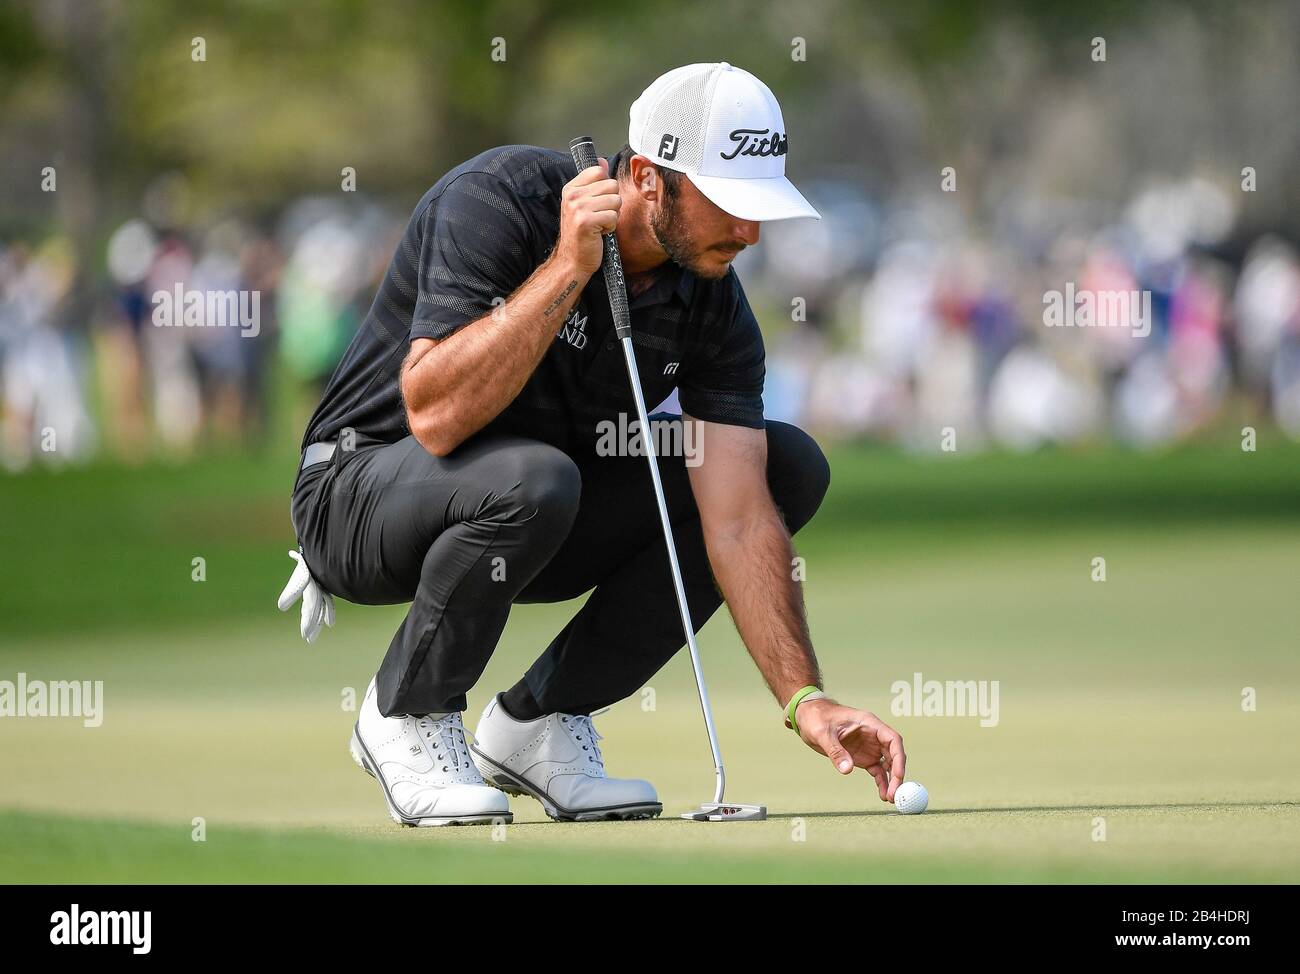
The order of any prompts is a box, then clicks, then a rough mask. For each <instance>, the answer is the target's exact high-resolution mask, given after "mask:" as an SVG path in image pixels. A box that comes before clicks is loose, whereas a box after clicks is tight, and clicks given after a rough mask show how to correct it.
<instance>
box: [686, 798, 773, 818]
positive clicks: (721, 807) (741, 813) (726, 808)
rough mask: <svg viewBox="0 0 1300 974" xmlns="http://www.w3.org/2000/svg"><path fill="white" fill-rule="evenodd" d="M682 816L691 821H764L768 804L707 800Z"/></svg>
mask: <svg viewBox="0 0 1300 974" xmlns="http://www.w3.org/2000/svg"><path fill="white" fill-rule="evenodd" d="M682 818H684V819H687V820H688V821H691V822H762V821H763V820H764V819H766V818H767V806H766V805H737V804H736V803H734V802H705V803H704V804H703V805H701V806H700V807H699V808H693V809H691V810H690V811H689V812H687V813H686V814H684V815H683V816H682Z"/></svg>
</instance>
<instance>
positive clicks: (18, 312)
mask: <svg viewBox="0 0 1300 974" xmlns="http://www.w3.org/2000/svg"><path fill="white" fill-rule="evenodd" d="M184 195H185V188H184V183H183V181H181V180H179V179H178V178H176V177H168V178H166V179H164V180H162V181H160V183H158V184H156V185H155V186H154V187H153V189H152V190H151V193H150V195H149V197H148V198H147V199H146V201H145V205H144V206H143V207H142V213H141V215H136V216H132V217H131V218H129V219H127V220H125V221H124V222H122V223H121V225H120V226H118V227H117V229H116V230H114V232H113V233H112V235H111V236H110V238H109V239H108V241H107V244H106V247H105V251H104V257H103V265H102V267H96V268H92V269H91V270H90V273H89V274H87V275H84V276H81V277H79V275H78V274H77V273H76V270H77V269H76V268H75V267H74V262H73V260H72V257H71V252H70V249H69V246H68V244H67V242H66V241H65V240H64V239H63V238H61V237H58V236H55V237H52V238H49V239H47V240H46V241H44V242H42V243H41V244H40V245H39V246H37V247H31V246H28V245H26V244H25V243H10V244H5V243H3V242H0V396H2V398H0V404H2V410H3V423H4V437H3V446H2V447H0V450H2V456H3V461H4V464H5V466H6V467H8V468H9V469H10V470H20V469H23V468H24V467H26V466H28V465H29V464H31V463H33V462H44V463H50V464H59V463H65V462H71V461H77V460H82V459H86V458H88V457H90V456H92V455H94V454H95V453H96V452H98V451H104V452H108V453H110V454H111V455H114V456H116V457H119V458H121V459H124V460H127V461H137V460H141V459H144V458H147V457H149V456H153V455H163V456H168V457H173V458H180V459H183V458H185V457H188V456H191V455H193V454H194V453H195V452H196V451H200V450H229V449H250V450H255V449H259V448H261V447H262V446H263V445H264V442H265V438H266V436H267V435H268V430H269V427H270V425H271V419H272V414H273V410H274V408H275V406H276V400H275V396H276V393H277V391H281V390H283V391H287V394H288V395H287V400H288V401H287V402H284V403H282V404H281V405H282V406H283V408H284V409H285V410H286V411H287V412H288V414H289V416H290V420H289V422H290V423H291V424H292V425H293V426H295V427H296V428H299V429H300V427H301V425H302V422H303V421H305V418H306V413H307V411H308V410H310V408H311V407H312V406H313V405H314V403H315V400H316V398H317V397H318V395H319V393H320V391H321V389H322V388H323V385H324V383H325V380H326V379H328V377H329V374H330V372H331V371H332V370H333V368H334V365H335V363H336V362H337V361H338V359H339V357H340V356H341V355H342V353H343V350H344V349H345V348H346V347H347V344H348V342H349V341H350V340H351V338H352V334H353V333H354V331H355V330H356V328H357V326H358V325H359V323H360V321H361V320H362V318H363V317H364V315H365V312H366V310H367V309H368V308H369V306H370V302H371V300H372V299H373V297H374V292H375V290H376V288H377V287H378V283H379V280H380V279H381V277H382V275H383V272H384V270H385V268H386V267H387V264H388V261H389V259H390V258H391V255H392V248H393V246H394V245H395V242H396V240H397V239H398V238H399V234H400V230H401V223H400V222H399V221H398V220H397V219H396V218H395V217H394V215H393V214H392V213H390V212H388V211H386V210H384V209H382V208H381V207H378V206H375V205H370V204H365V203H361V204H342V203H338V202H336V201H333V200H327V199H318V198H305V199H301V200H298V201H296V202H295V203H293V204H292V205H291V206H289V207H287V208H286V209H285V210H284V212H283V213H281V214H279V215H278V217H277V218H276V219H274V220H272V221H266V222H259V221H255V220H245V219H240V218H238V217H234V216H227V217H222V218H220V219H216V220H214V221H211V222H210V223H208V224H206V225H200V224H198V223H187V222H185V221H182V220H179V219H177V218H176V215H177V214H178V213H181V212H184V210H185V206H184V205H183V200H184ZM78 281H82V282H87V283H85V285H84V286H88V287H90V288H91V289H92V291H93V299H92V300H91V301H90V302H89V306H90V311H89V313H88V314H82V315H81V316H79V320H73V318H74V314H75V311H74V309H76V308H78V307H79V305H78V303H77V302H75V301H74V300H73V297H74V294H73V289H74V287H76V286H77V282H78ZM195 294H197V295H198V296H199V300H197V301H194V302H193V306H192V307H190V306H188V305H187V304H186V303H185V301H184V300H183V301H182V302H180V303H177V302H173V301H171V300H170V299H171V297H172V296H173V295H177V296H180V297H182V298H185V297H188V296H191V295H195ZM160 295H166V296H167V297H168V299H169V300H168V301H167V302H166V303H165V306H164V302H161V301H160V300H159V296H160ZM212 296H217V301H216V302H215V303H214V301H213V299H212ZM250 296H255V300H254V301H253V302H251V303H250V302H249V301H247V300H246V299H247V298H249V297H250ZM250 304H251V307H250ZM83 305H84V303H83ZM164 311H165V312H166V313H163V312H164ZM249 311H251V312H252V313H253V315H252V318H251V319H250V320H244V319H243V318H241V314H245V313H247V312H249ZM279 380H284V381H279ZM294 436H295V439H296V433H295V434H294Z"/></svg>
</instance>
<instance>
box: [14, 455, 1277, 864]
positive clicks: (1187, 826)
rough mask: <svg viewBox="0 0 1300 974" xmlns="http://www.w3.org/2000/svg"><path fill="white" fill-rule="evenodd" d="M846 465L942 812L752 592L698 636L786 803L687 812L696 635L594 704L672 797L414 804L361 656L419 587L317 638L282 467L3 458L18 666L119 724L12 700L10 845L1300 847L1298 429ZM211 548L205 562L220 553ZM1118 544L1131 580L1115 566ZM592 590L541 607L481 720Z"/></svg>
mask: <svg viewBox="0 0 1300 974" xmlns="http://www.w3.org/2000/svg"><path fill="white" fill-rule="evenodd" d="M1255 461H1262V462H1260V463H1257V464H1255V466H1254V467H1250V468H1245V469H1243V467H1242V464H1243V463H1246V464H1250V463H1254V462H1255ZM833 464H834V468H835V471H836V482H835V484H834V487H833V493H832V496H831V497H830V499H829V500H828V503H827V507H826V508H825V511H824V514H823V516H822V517H819V519H818V522H817V523H816V524H815V526H814V527H813V528H812V529H810V531H809V532H808V533H807V536H806V537H803V538H801V539H800V542H801V543H800V548H801V551H802V552H803V553H804V555H805V556H806V557H807V586H806V590H807V598H808V604H809V612H810V618H811V620H812V630H813V636H814V640H815V642H816V644H817V647H818V651H819V655H820V657H821V660H822V663H823V667H824V669H825V671H826V675H827V679H828V685H829V687H830V688H831V690H832V691H833V692H834V693H835V694H836V695H837V696H838V697H839V698H841V699H843V700H845V701H848V702H852V703H855V704H857V705H859V706H864V707H867V708H869V709H873V710H875V711H876V712H877V713H879V714H880V715H881V716H882V717H884V718H885V719H886V720H887V721H889V722H890V723H891V724H893V725H894V726H896V727H897V728H898V729H899V730H900V731H901V732H902V733H903V735H904V739H905V741H906V744H907V750H908V755H909V773H908V776H909V777H911V778H915V779H916V780H919V781H921V782H923V783H924V784H925V785H926V786H927V787H928V788H929V790H930V793H931V807H930V811H928V812H927V813H926V814H924V815H921V816H911V817H904V816H899V815H896V814H894V813H893V812H892V806H887V805H884V804H882V803H881V802H880V801H879V799H878V798H877V797H876V795H875V790H874V785H873V784H872V782H871V780H870V778H869V777H868V776H867V775H866V774H865V773H863V772H855V774H854V775H852V776H850V777H848V778H844V777H841V776H839V775H837V774H836V773H835V772H834V771H833V770H832V769H831V768H830V766H829V763H828V762H827V761H826V760H825V759H824V758H823V757H821V756H820V755H817V754H814V753H813V752H811V751H809V750H807V749H806V748H805V747H804V746H803V745H802V744H801V743H800V742H799V741H798V740H797V739H796V738H795V737H794V736H793V735H792V734H790V733H789V732H788V731H786V730H785V729H784V728H782V727H781V726H780V715H779V712H778V710H777V708H776V706H775V704H774V703H773V702H772V701H771V700H770V699H769V697H768V696H767V693H766V690H765V689H764V687H763V685H762V682H761V680H760V678H759V676H758V674H757V672H756V670H755V669H754V668H753V666H752V664H751V663H750V662H749V661H748V658H747V657H746V655H745V653H744V650H743V647H742V646H741V645H740V643H739V641H738V639H737V637H736V635H735V632H734V629H733V628H732V626H731V623H730V620H729V619H727V618H726V615H725V613H723V614H720V615H719V616H718V617H716V618H715V619H714V620H713V621H712V622H711V623H710V624H709V625H708V626H707V627H706V628H705V630H704V632H703V634H702V637H701V647H702V651H703V654H704V657H705V669H706V675H707V677H708V679H709V683H710V688H711V692H712V694H713V697H714V706H715V710H716V713H717V718H718V728H719V734H720V737H721V741H722V746H723V750H724V754H725V756H726V758H727V764H728V795H729V796H730V797H731V798H733V799H735V800H737V801H750V802H763V803H765V804H767V805H768V807H769V810H770V812H771V815H772V818H770V819H769V821H767V822H764V823H746V824H735V825H730V826H718V825H703V824H697V823H689V822H682V821H679V820H675V819H674V818H673V817H672V816H675V815H676V814H677V813H680V812H682V811H685V810H686V809H687V808H689V807H690V806H692V805H694V804H696V803H698V802H700V801H702V800H704V799H706V798H708V797H710V796H711V792H712V769H711V766H710V761H709V754H708V748H707V744H706V742H705V738H704V734H703V728H702V726H701V721H700V717H699V711H698V706H697V704H696V701H695V696H694V686H693V682H692V679H691V673H690V666H689V661H688V660H687V659H685V658H684V657H679V658H677V659H675V660H674V661H673V662H672V663H671V664H670V665H669V666H668V667H667V668H666V669H665V670H664V671H663V672H662V673H660V674H658V675H657V676H656V677H655V678H654V680H652V681H651V685H650V687H649V688H647V690H646V691H645V692H643V694H642V695H640V696H638V697H634V698H631V699H629V700H626V701H623V702H621V703H620V704H618V705H616V706H615V707H613V708H612V709H611V710H610V711H609V712H607V713H606V714H604V715H601V716H600V717H598V719H597V725H598V727H599V729H600V730H601V732H602V733H603V734H604V735H605V736H606V740H605V742H604V745H603V746H604V750H605V755H606V758H607V761H608V764H609V767H610V770H611V773H614V774H623V775H636V776H643V777H646V778H649V779H651V780H652V781H654V782H655V784H656V786H657V787H658V789H659V792H660V796H661V798H662V799H663V801H664V804H665V817H664V818H663V819H660V820H657V821H649V822H632V823H591V824H558V823H552V822H549V821H548V820H546V819H545V817H544V816H542V815H541V814H540V809H539V807H538V806H537V804H536V803H534V802H532V801H531V800H528V799H512V806H513V808H514V811H515V816H516V817H515V824H514V825H511V826H508V827H506V828H504V829H497V830H494V829H492V828H488V827H473V828H457V829H421V830H415V829H402V828H399V827H398V826H396V825H394V824H392V823H391V822H390V821H389V820H388V818H387V813H386V810H385V808H384V807H383V804H382V801H381V799H380V796H379V792H378V788H377V786H376V785H375V783H374V782H373V781H372V779H370V778H369V777H367V776H365V775H364V774H362V773H361V772H360V771H358V770H357V769H356V767H355V766H354V765H353V764H352V762H351V760H350V758H349V757H348V755H347V748H346V744H347V737H348V733H349V730H350V727H351V724H352V722H353V720H354V719H355V714H354V713H353V712H351V711H349V710H348V709H347V704H348V696H349V695H348V688H353V689H354V690H355V691H357V692H359V691H361V690H362V689H363V688H364V686H365V682H366V680H367V679H368V677H369V675H370V674H371V673H372V672H373V671H374V668H375V666H376V664H377V662H378V661H379V659H380V658H381V656H382V654H383V651H384V649H385V647H386V645H387V642H388V638H389V636H390V634H391V632H392V629H393V628H394V626H395V625H396V622H397V620H398V619H400V616H401V611H402V610H401V609H400V608H397V607H386V608H369V607H357V606H351V605H340V607H339V623H338V626H337V627H336V628H335V629H334V630H332V631H329V632H327V633H325V634H324V635H323V636H322V637H321V640H320V641H319V642H318V643H317V644H316V645H314V646H307V645H306V644H304V643H303V642H301V640H299V639H298V637H297V633H296V619H294V618H289V617H285V616H281V615H279V614H278V613H276V612H275V610H274V608H273V603H274V599H275V595H276V593H277V592H278V589H279V586H280V585H281V584H283V580H284V577H286V576H287V573H288V572H287V570H288V567H289V566H290V562H289V561H288V559H287V558H285V557H284V555H283V549H284V548H286V547H287V541H288V538H287V529H286V528H284V526H283V525H280V526H276V524H275V523H274V522H275V519H274V518H273V517H272V516H271V514H270V513H269V512H271V511H273V510H274V508H275V505H277V504H282V502H283V500H284V498H283V496H282V494H283V491H282V489H281V487H282V485H280V484H279V483H278V480H279V479H282V478H281V477H280V473H282V471H275V470H271V471H268V470H267V469H264V468H263V467H259V466H257V465H254V464H251V463H248V462H247V461H238V462H227V463H222V464H208V465H206V466H205V465H202V464H201V465H198V466H196V467H192V468H185V469H179V470H140V471H72V472H68V473H65V474H61V475H57V476H55V475H41V476H39V477H35V478H23V479H22V480H12V479H11V480H8V481H0V503H5V504H6V505H8V504H10V503H12V504H17V505H19V506H18V507H11V506H6V507H5V510H6V512H9V511H15V510H19V511H21V514H20V515H19V516H17V517H6V518H5V519H4V526H3V528H0V532H3V533H2V534H0V540H3V541H4V543H5V548H4V550H5V553H6V556H5V558H4V559H3V563H2V564H0V575H2V576H3V579H2V580H3V581H4V582H5V585H3V586H0V591H4V596H3V598H4V599H5V602H4V603H0V609H3V615H0V618H3V619H4V625H3V627H0V679H8V680H13V679H14V678H15V676H16V674H17V673H18V672H19V671H22V672H25V673H26V674H27V675H28V678H29V679H50V680H55V679H86V680H103V681H104V687H105V690H104V694H105V710H104V722H103V725H102V726H101V727H98V728H93V729H91V728H85V727H83V726H82V725H81V723H80V721H77V720H75V719H51V718H44V719H40V718H3V719H0V879H2V880H3V881H6V882H297V881H310V882H332V881H346V882H385V881H400V882H407V881H413V882H432V881H438V882H444V881H452V882H500V881H512V880H513V881H532V882H544V881H556V882H595V881H616V882H709V881H718V880H722V879H728V880H739V881H747V880H753V881H788V882H805V881H807V882H814V881H832V882H866V883H900V882H927V881H940V882H979V881H996V882H1058V881H1062V882H1125V883H1127V882H1230V883H1231V882H1296V881H1297V880H1298V879H1300V757H1298V756H1297V749H1296V747H1295V744H1294V742H1295V741H1296V740H1297V739H1300V654H1297V648H1300V600H1297V598H1296V585H1295V579H1296V578H1297V576H1298V574H1300V451H1298V450H1296V449H1295V448H1294V447H1292V448H1281V447H1278V448H1277V450H1276V451H1275V454H1274V455H1272V456H1269V457H1263V456H1258V455H1257V456H1244V455H1241V454H1240V453H1237V454H1236V455H1234V454H1232V453H1231V451H1230V450H1223V451H1217V450H1214V449H1212V448H1202V449H1200V450H1197V451H1189V452H1182V453H1178V454H1171V455H1169V456H1166V457H1163V458H1146V457H1142V458H1135V457H1131V456H1127V455H1125V454H1118V453H1101V454H1095V455H1093V454H1083V455H1077V456H1073V455H1065V454H1050V455H1044V456H1041V457H1020V458H1003V457H991V458H982V459H980V460H972V461H964V462H954V463H945V462H942V461H915V460H907V459H904V458H900V457H896V456H893V455H891V454H887V453H882V452H879V451H842V452H841V453H838V454H836V455H835V456H834V457H833ZM241 482H243V483H244V484H245V488H246V495H247V496H246V497H245V496H243V495H241V494H240V492H239V484H240V483H241ZM34 485H35V486H34ZM100 485H104V487H103V490H102V491H100V492H99V493H97V492H96V489H95V488H96V487H97V486H100ZM38 488H39V489H38ZM74 501H75V502H77V503H74ZM187 511H190V512H191V515H192V516H190V517H189V518H188V519H187V518H186V516H185V514H186V512H187ZM61 512H67V517H66V518H61V516H60V515H61ZM95 525H100V526H102V533H96V530H95ZM277 532H278V533H279V534H281V535H284V537H276V536H275V535H276V533H277ZM11 542H12V543H13V544H14V545H15V546H13V547H11V544H10V543H11ZM205 552H207V554H206V555H205V557H207V559H208V581H206V582H192V581H190V575H189V572H190V569H189V559H190V557H192V556H193V555H203V554H204V553H205ZM1099 556H1100V557H1104V558H1105V559H1106V565H1107V580H1106V581H1105V582H1094V581H1092V580H1091V578H1090V565H1091V560H1092V559H1093V558H1094V557H1099ZM24 566H26V567H24ZM56 566H58V567H59V568H60V571H57V572H56V571H54V569H55V567H56ZM36 568H39V571H38V570H36ZM173 573H178V575H179V578H173V577H172V575H173ZM574 607H575V604H568V605H562V606H523V607H519V608H518V609H516V611H515V613H514V614H513V615H512V617H511V622H510V625H509V627H508V629H507V632H506V635H505V638H504V639H503V641H502V644H501V646H500V647H499V649H498V652H497V653H496V655H495V656H494V657H493V659H492V661H491V663H490V664H489V667H488V670H487V673H486V674H485V677H484V679H483V681H482V682H481V683H480V685H479V687H477V688H476V689H475V691H474V692H473V693H472V694H471V696H470V711H471V712H470V714H469V721H468V722H469V723H470V725H471V726H472V725H473V723H474V722H475V719H476V717H477V713H478V711H479V709H481V707H482V706H483V705H484V704H485V703H486V701H487V699H488V698H489V695H490V694H491V693H492V692H493V691H494V690H496V689H499V688H501V687H504V686H506V685H508V684H509V683H511V682H513V681H514V679H515V678H516V677H517V675H518V673H519V672H520V671H521V670H522V669H523V668H524V667H525V666H526V665H527V664H528V662H529V661H530V660H531V659H532V657H533V656H534V655H535V653H536V652H537V651H538V649H539V648H540V647H542V646H543V645H545V643H546V642H547V641H549V638H550V636H551V635H552V634H553V633H554V632H555V631H556V629H557V628H559V626H561V625H562V624H563V622H564V620H565V619H566V618H567V616H568V614H569V613H571V612H572V611H573V609H574ZM65 609H66V613H65V614H63V615H60V614H59V613H60V612H61V611H63V610H65ZM916 672H920V673H921V674H922V676H923V678H924V679H933V680H940V681H946V680H987V681H997V684H998V690H999V694H998V713H997V722H996V725H995V726H981V724H980V720H979V718H978V717H975V716H969V717H923V716H905V715H898V716H896V715H893V714H891V713H890V701H891V693H890V688H891V685H892V684H893V683H894V681H898V680H905V681H910V680H911V679H912V675H913V674H914V673H916ZM1246 688H1253V690H1254V693H1255V696H1256V699H1257V707H1256V709H1255V710H1254V711H1244V710H1243V708H1242V696H1243V692H1249V691H1247V690H1246ZM195 818H202V819H203V820H204V824H205V828H206V840H205V841H203V842H195V841H192V838H191V832H192V830H193V828H194V825H193V821H194V819H195ZM1103 833H1104V841H1098V839H1100V838H1101V837H1102V835H1103Z"/></svg>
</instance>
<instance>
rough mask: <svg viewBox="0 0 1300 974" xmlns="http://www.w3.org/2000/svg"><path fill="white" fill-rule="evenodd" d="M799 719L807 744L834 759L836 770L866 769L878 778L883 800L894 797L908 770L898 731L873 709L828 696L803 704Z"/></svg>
mask: <svg viewBox="0 0 1300 974" xmlns="http://www.w3.org/2000/svg"><path fill="white" fill-rule="evenodd" d="M795 720H796V722H797V723H798V725H799V736H800V737H802V738H803V741H804V743H805V744H807V745H808V746H809V747H811V748H812V749H813V750H814V751H818V752H819V753H821V754H824V755H826V756H827V757H828V758H830V761H831V764H833V765H834V766H835V770H836V771H838V772H840V774H851V773H852V771H853V769H854V768H855V767H858V768H865V769H866V770H867V771H868V772H870V773H871V776H872V777H873V778H875V779H876V786H877V787H878V788H879V790H880V800H881V801H886V802H892V801H893V800H894V792H895V791H897V790H898V786H899V785H901V784H902V783H903V775H904V773H905V772H906V770H907V754H906V753H905V752H904V751H903V738H902V737H901V736H900V735H899V733H898V731H896V730H894V729H893V728H892V727H890V726H889V725H888V724H886V723H885V722H884V721H882V720H881V719H880V718H879V717H877V716H876V715H875V714H873V713H871V712H870V711H867V710H857V709H855V708H853V707H845V706H844V705H842V704H838V703H836V702H835V701H833V700H828V699H821V700H809V701H807V702H805V703H801V704H800V705H799V709H798V712H797V713H796V714H795Z"/></svg>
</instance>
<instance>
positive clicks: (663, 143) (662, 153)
mask: <svg viewBox="0 0 1300 974" xmlns="http://www.w3.org/2000/svg"><path fill="white" fill-rule="evenodd" d="M659 158H661V159H667V160H668V161H669V162H672V161H673V160H674V159H676V158H677V136H675V135H671V134H669V133H668V132H665V133H664V137H663V138H662V139H660V140H659Z"/></svg>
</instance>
